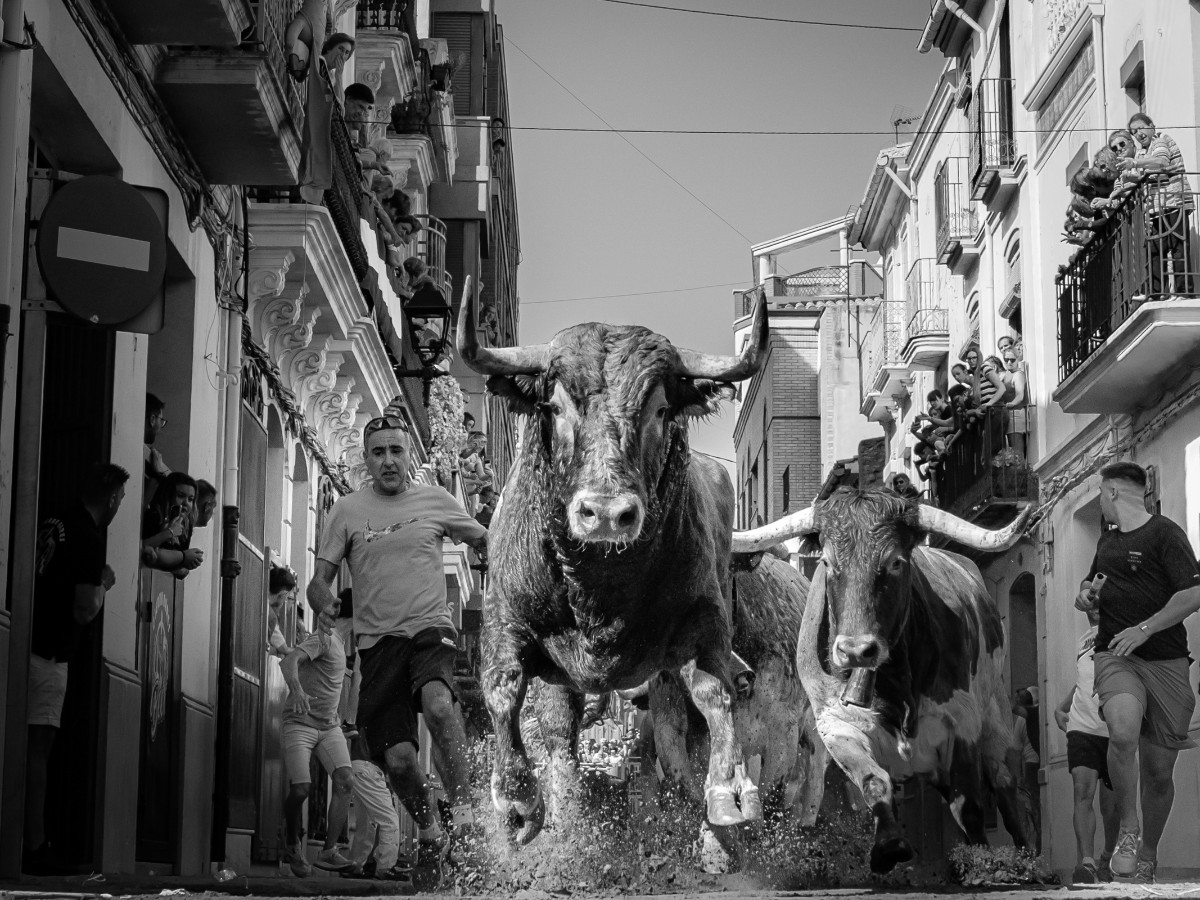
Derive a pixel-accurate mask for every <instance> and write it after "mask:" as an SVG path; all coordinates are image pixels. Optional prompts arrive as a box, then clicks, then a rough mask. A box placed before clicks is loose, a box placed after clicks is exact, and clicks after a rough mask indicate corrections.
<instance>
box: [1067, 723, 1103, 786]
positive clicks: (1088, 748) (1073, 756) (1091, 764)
mask: <svg viewBox="0 0 1200 900" xmlns="http://www.w3.org/2000/svg"><path fill="white" fill-rule="evenodd" d="M1078 768H1084V769H1091V770H1092V771H1093V772H1096V773H1097V774H1098V775H1099V776H1100V781H1101V782H1102V783H1103V784H1104V786H1105V787H1106V788H1108V789H1109V790H1112V781H1111V780H1110V779H1109V777H1108V738H1106V737H1101V736H1100V735H1098V734H1088V733H1087V732H1086V731H1068V732H1067V771H1068V772H1073V771H1075V769H1078Z"/></svg>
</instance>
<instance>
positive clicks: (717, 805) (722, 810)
mask: <svg viewBox="0 0 1200 900" xmlns="http://www.w3.org/2000/svg"><path fill="white" fill-rule="evenodd" d="M704 803H705V813H706V817H707V819H708V822H709V824H710V825H718V826H720V825H737V824H739V823H740V822H744V821H746V818H747V817H746V816H745V814H743V812H742V811H741V810H740V809H738V805H737V800H736V798H735V797H734V796H733V791H732V790H730V789H729V788H727V787H710V788H708V789H707V790H706V791H705V792H704ZM760 812H761V810H760Z"/></svg>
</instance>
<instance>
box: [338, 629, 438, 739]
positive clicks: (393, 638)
mask: <svg viewBox="0 0 1200 900" xmlns="http://www.w3.org/2000/svg"><path fill="white" fill-rule="evenodd" d="M457 652H458V650H457V645H456V643H455V641H454V632H452V631H447V630H443V629H440V628H426V629H425V630H424V631H421V632H418V633H417V634H415V635H414V636H413V637H411V638H406V637H401V636H399V635H394V634H391V635H387V636H385V637H382V638H380V639H379V640H378V641H377V642H376V643H375V644H374V645H372V646H370V647H367V648H366V649H361V650H359V651H358V658H359V660H360V663H359V665H360V666H361V667H362V684H361V685H360V686H359V689H358V723H357V724H358V728H359V731H360V732H361V734H362V737H363V739H364V741H365V743H366V745H367V746H368V747H370V753H371V756H372V757H373V758H375V759H377V760H382V758H383V754H384V752H385V751H386V750H387V749H388V748H390V747H394V746H396V745H397V744H402V743H404V742H405V741H407V742H408V743H410V744H414V745H416V744H418V741H417V734H418V731H417V713H419V712H420V711H421V688H423V687H425V685H427V684H429V682H431V681H441V682H443V683H444V684H445V685H446V687H447V688H449V689H450V694H451V696H454V657H455V655H456V654H457Z"/></svg>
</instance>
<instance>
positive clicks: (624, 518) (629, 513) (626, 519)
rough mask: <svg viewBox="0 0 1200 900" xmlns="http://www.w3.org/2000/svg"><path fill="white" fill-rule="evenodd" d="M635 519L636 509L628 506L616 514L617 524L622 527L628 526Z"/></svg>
mask: <svg viewBox="0 0 1200 900" xmlns="http://www.w3.org/2000/svg"><path fill="white" fill-rule="evenodd" d="M636 521H637V510H635V509H633V508H630V509H627V510H625V512H623V513H621V514H620V515H619V516H617V524H618V525H620V526H621V527H622V528H628V527H629V526H630V525H632V524H633V523H634V522H636Z"/></svg>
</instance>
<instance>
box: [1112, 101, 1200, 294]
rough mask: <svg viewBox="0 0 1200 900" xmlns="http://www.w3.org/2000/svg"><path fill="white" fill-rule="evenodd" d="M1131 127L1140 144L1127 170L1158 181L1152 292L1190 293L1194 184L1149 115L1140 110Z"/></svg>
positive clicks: (1150, 234)
mask: <svg viewBox="0 0 1200 900" xmlns="http://www.w3.org/2000/svg"><path fill="white" fill-rule="evenodd" d="M1129 130H1130V131H1131V132H1133V138H1134V140H1135V141H1136V142H1137V151H1136V153H1135V155H1134V158H1133V159H1132V160H1121V161H1120V163H1119V165H1120V166H1121V168H1122V170H1126V171H1127V170H1130V169H1133V170H1136V171H1137V172H1139V173H1140V174H1141V175H1142V176H1143V177H1144V178H1145V179H1147V180H1149V181H1151V182H1153V187H1152V188H1151V189H1150V193H1149V197H1150V203H1149V204H1148V209H1147V225H1148V228H1147V232H1146V240H1147V243H1148V245H1149V248H1148V249H1149V251H1150V260H1149V261H1150V293H1151V294H1152V295H1158V296H1161V295H1163V294H1164V292H1165V293H1167V294H1172V293H1182V294H1189V293H1191V271H1190V270H1191V268H1192V266H1191V265H1190V264H1189V260H1190V258H1191V253H1190V249H1191V235H1190V226H1189V223H1188V212H1189V210H1190V209H1191V207H1192V195H1191V188H1190V186H1189V184H1188V180H1187V176H1186V175H1184V163H1183V154H1182V153H1181V152H1180V151H1179V146H1178V145H1177V144H1176V143H1175V141H1174V140H1173V139H1172V138H1171V136H1170V135H1168V134H1165V133H1163V132H1161V131H1159V130H1158V129H1156V128H1155V127H1154V120H1153V119H1151V118H1150V117H1149V116H1148V115H1146V114H1145V113H1135V114H1134V116H1133V117H1132V118H1131V119H1130V120H1129Z"/></svg>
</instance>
